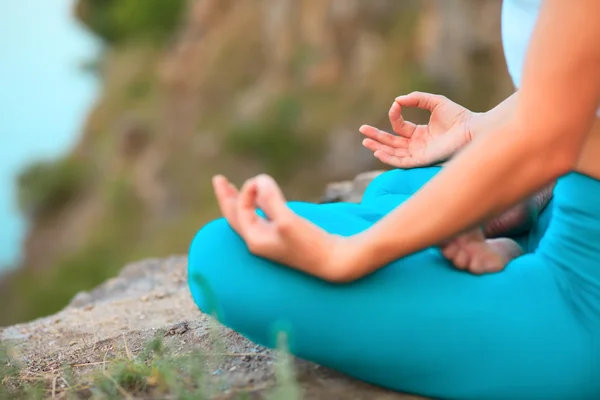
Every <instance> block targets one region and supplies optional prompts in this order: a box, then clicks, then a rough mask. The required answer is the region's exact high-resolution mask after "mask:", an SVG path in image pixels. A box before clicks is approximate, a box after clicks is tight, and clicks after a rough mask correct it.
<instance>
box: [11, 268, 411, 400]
mask: <svg viewBox="0 0 600 400" xmlns="http://www.w3.org/2000/svg"><path fill="white" fill-rule="evenodd" d="M186 265H187V260H186V258H185V257H172V258H169V259H164V260H145V261H141V262H138V263H135V264H131V265H129V266H127V267H126V268H125V269H124V270H123V271H122V272H121V274H120V275H119V276H118V277H116V278H113V279H111V280H109V281H107V282H105V283H104V284H102V285H101V286H99V287H98V288H96V289H94V290H92V291H90V292H87V293H80V294H78V295H77V296H76V297H75V298H74V299H73V301H72V302H71V304H69V306H68V307H66V308H65V309H64V310H63V311H61V312H59V313H57V314H55V315H52V316H49V317H45V318H42V319H39V320H36V321H32V322H30V323H26V324H21V325H16V326H11V327H7V328H0V341H2V342H3V343H8V344H9V345H11V346H12V347H14V348H15V349H16V350H17V352H18V355H19V358H20V359H21V361H22V362H23V364H24V366H25V367H24V370H23V371H22V376H23V377H24V379H28V378H31V379H36V378H39V377H44V379H45V380H46V381H48V382H52V385H53V387H54V390H53V391H52V395H53V396H54V398H61V397H60V393H61V392H60V390H61V388H64V387H65V383H66V380H64V379H63V378H64V377H63V376H62V374H63V373H64V372H63V371H64V366H65V365H70V366H71V368H72V370H73V372H74V373H75V374H77V375H78V376H84V375H85V374H89V373H93V372H94V371H98V370H101V369H102V368H104V366H105V364H106V363H107V362H110V361H111V360H114V359H115V358H117V357H118V356H119V355H123V354H125V355H127V356H131V355H135V354H137V353H139V352H140V351H141V350H142V347H143V344H144V343H147V342H148V341H149V340H151V339H152V338H153V337H155V336H156V335H157V334H159V335H161V336H163V337H164V341H165V345H166V346H167V347H168V348H169V349H171V351H172V352H173V353H174V354H185V353H190V352H193V351H198V350H201V351H203V352H206V353H208V354H215V343H214V342H215V338H218V339H217V340H218V341H219V342H220V347H219V351H220V353H219V355H220V356H221V358H220V359H219V363H218V365H213V366H212V367H210V368H212V369H211V370H210V371H209V373H210V374H211V375H213V376H215V377H218V379H219V381H220V382H221V384H220V387H219V394H218V395H215V396H216V397H215V398H229V397H227V395H228V394H231V393H236V391H238V390H244V391H246V392H250V393H253V395H255V396H256V398H263V396H262V395H261V394H263V393H267V391H269V390H270V389H272V388H273V387H274V385H275V370H274V364H275V362H274V359H275V355H274V352H272V351H270V350H268V349H265V348H263V347H260V346H257V345H255V344H253V343H251V342H249V341H248V340H246V339H245V338H243V337H242V336H240V335H238V334H236V333H235V332H232V331H230V330H228V329H226V328H223V327H218V326H217V325H216V324H215V323H214V321H213V320H212V319H210V318H208V317H207V316H206V315H203V314H202V313H201V312H200V311H199V310H198V309H197V308H196V306H195V305H194V303H193V301H192V298H191V296H190V293H189V290H188V287H187V280H186V279H187V277H186ZM211 329H212V330H211ZM159 332H160V333H159ZM215 332H216V336H215ZM294 365H295V372H296V378H297V381H298V383H299V385H300V387H301V388H302V393H303V395H304V398H305V399H309V400H313V399H314V400H317V399H324V400H325V399H327V400H330V399H331V400H335V399H348V400H352V399H356V400H358V399H383V400H387V399H390V400H391V399H398V400H410V399H417V397H413V396H410V395H403V394H398V393H394V392H390V391H386V390H383V389H380V388H376V387H373V386H371V385H368V384H365V383H362V382H359V381H357V380H354V379H351V378H348V377H346V376H344V375H342V374H339V373H337V372H334V371H331V370H329V369H326V368H324V367H320V366H318V365H315V364H313V363H310V362H306V361H302V360H295V362H294ZM66 384H68V383H66ZM49 397H51V396H50V395H49Z"/></svg>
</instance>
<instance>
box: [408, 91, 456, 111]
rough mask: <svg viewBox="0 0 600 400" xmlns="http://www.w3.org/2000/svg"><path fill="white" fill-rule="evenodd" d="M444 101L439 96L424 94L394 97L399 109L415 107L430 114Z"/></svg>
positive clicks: (442, 97)
mask: <svg viewBox="0 0 600 400" xmlns="http://www.w3.org/2000/svg"><path fill="white" fill-rule="evenodd" d="M445 100H446V98H445V97H444V96H441V95H439V94H431V93H424V92H412V93H410V94H407V95H404V96H399V97H396V103H397V104H398V105H400V106H401V107H417V108H422V109H424V110H428V111H431V112H433V110H435V108H436V107H437V106H439V105H440V104H442V103H443V102H444V101H445Z"/></svg>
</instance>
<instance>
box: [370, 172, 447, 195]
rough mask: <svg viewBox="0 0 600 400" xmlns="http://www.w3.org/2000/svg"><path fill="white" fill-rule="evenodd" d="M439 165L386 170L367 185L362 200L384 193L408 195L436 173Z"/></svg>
mask: <svg viewBox="0 0 600 400" xmlns="http://www.w3.org/2000/svg"><path fill="white" fill-rule="evenodd" d="M439 170H440V167H428V168H416V169H394V170H391V171H387V172H385V173H383V174H381V175H379V176H378V177H377V178H375V179H373V181H372V182H371V183H370V184H369V186H368V187H367V190H366V191H365V195H364V196H363V201H367V202H368V201H369V199H372V198H375V197H378V196H381V195H385V194H400V195H406V196H410V195H412V194H414V193H415V192H416V191H417V190H419V189H420V188H421V186H423V185H424V184H425V183H427V181H429V180H430V179H431V178H432V177H433V176H434V175H435V174H437V173H438V171H439Z"/></svg>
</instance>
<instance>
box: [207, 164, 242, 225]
mask: <svg viewBox="0 0 600 400" xmlns="http://www.w3.org/2000/svg"><path fill="white" fill-rule="evenodd" d="M212 184H213V189H214V191H215V195H216V197H217V202H218V203H219V209H220V210H221V214H222V215H223V217H225V219H226V220H227V222H229V225H231V227H232V228H233V229H234V230H236V231H237V230H238V221H237V215H236V207H235V204H236V202H237V197H238V191H237V189H236V188H235V186H233V185H232V184H231V183H229V181H228V180H227V178H225V177H224V176H222V175H217V176H215V177H213V179H212Z"/></svg>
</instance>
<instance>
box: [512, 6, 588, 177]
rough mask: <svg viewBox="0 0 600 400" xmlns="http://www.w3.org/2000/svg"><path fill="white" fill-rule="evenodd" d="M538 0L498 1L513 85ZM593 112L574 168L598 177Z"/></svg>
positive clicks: (518, 82) (519, 75)
mask: <svg viewBox="0 0 600 400" xmlns="http://www.w3.org/2000/svg"><path fill="white" fill-rule="evenodd" d="M542 1H543V0H504V1H503V3H502V43H503V46H504V54H505V57H506V64H507V66H508V72H509V73H510V76H511V78H512V80H513V83H514V85H515V87H516V88H519V87H520V85H521V78H522V70H523V64H524V61H525V55H526V53H527V49H528V44H529V41H530V38H531V34H532V33H533V29H534V27H535V23H536V20H537V17H538V14H539V9H540V7H541V5H542ZM565 1H566V0H565ZM599 68H600V66H599ZM596 115H597V116H598V118H597V119H596V122H595V124H594V127H593V128H592V131H591V132H590V134H589V136H588V138H587V139H586V143H585V145H584V148H583V150H582V152H581V156H580V158H579V161H578V163H577V166H576V171H577V172H581V173H583V174H585V175H589V176H591V177H594V178H596V179H600V154H599V153H598V152H599V150H600V108H599V109H598V112H597V114H596ZM565 133H566V134H568V132H565Z"/></svg>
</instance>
